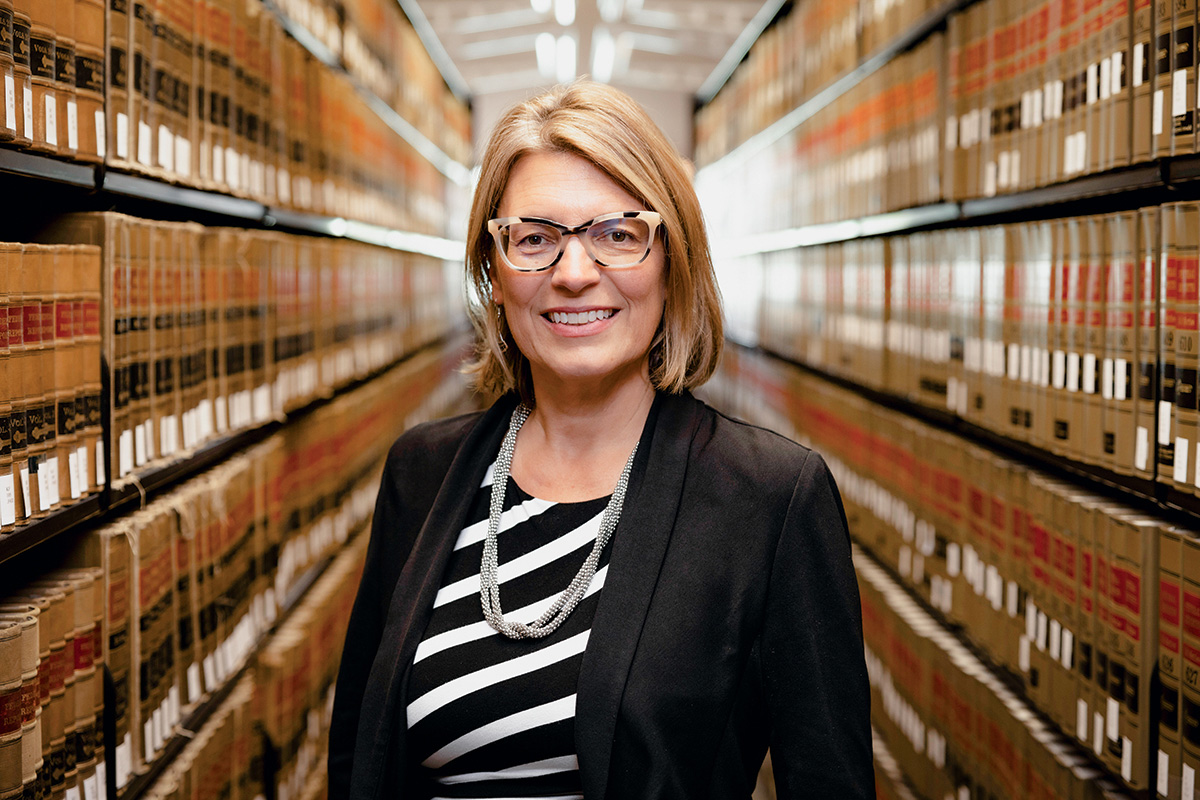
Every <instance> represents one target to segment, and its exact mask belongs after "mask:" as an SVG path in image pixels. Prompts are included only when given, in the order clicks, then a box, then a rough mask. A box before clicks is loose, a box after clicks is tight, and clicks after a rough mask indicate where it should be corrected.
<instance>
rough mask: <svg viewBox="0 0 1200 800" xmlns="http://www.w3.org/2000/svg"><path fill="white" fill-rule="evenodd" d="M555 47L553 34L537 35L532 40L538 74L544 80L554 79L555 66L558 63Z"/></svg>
mask: <svg viewBox="0 0 1200 800" xmlns="http://www.w3.org/2000/svg"><path fill="white" fill-rule="evenodd" d="M557 47H558V45H557V43H556V42H555V41H554V34H553V33H549V32H543V33H539V34H538V35H537V39H535V40H534V43H533V49H534V51H535V52H536V53H537V63H538V72H540V73H542V75H544V76H545V77H546V78H553V77H554V71H555V65H556V63H557V61H558V52H557Z"/></svg>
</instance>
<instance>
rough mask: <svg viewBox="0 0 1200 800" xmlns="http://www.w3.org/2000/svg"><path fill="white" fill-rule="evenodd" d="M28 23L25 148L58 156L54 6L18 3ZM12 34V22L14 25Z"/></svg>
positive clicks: (27, 1) (23, 0) (24, 0)
mask: <svg viewBox="0 0 1200 800" xmlns="http://www.w3.org/2000/svg"><path fill="white" fill-rule="evenodd" d="M15 6H18V7H19V6H23V7H24V10H25V12H26V13H27V14H28V19H29V33H28V46H29V70H30V78H29V84H28V87H29V88H28V92H27V95H26V97H25V109H24V111H25V122H26V132H27V133H28V135H29V138H30V143H29V145H28V146H29V147H30V148H32V149H34V150H37V151H40V152H43V153H49V154H56V153H57V152H58V97H57V93H56V91H55V85H54V70H55V59H56V51H57V45H56V39H55V25H56V22H55V19H54V15H55V12H56V11H57V7H56V3H53V2H51V3H45V2H34V1H33V0H18V2H17V3H15ZM14 34H16V30H15V21H14Z"/></svg>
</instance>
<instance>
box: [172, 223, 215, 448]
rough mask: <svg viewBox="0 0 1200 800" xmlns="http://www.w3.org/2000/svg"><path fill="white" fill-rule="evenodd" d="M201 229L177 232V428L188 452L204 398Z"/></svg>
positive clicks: (196, 439) (200, 436)
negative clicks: (178, 280) (178, 345)
mask: <svg viewBox="0 0 1200 800" xmlns="http://www.w3.org/2000/svg"><path fill="white" fill-rule="evenodd" d="M202 234H203V229H202V228H201V227H199V226H196V225H188V226H181V228H180V231H179V240H178V242H177V244H178V247H179V264H180V266H179V268H180V282H179V286H180V294H179V306H180V318H179V321H180V340H181V344H180V348H181V352H180V368H179V380H180V403H181V407H182V410H181V412H180V425H181V428H182V434H181V435H182V441H183V448H184V449H185V450H192V449H194V448H196V447H198V446H199V445H200V443H201V442H203V441H204V438H205V435H206V434H205V430H204V424H205V423H204V419H203V417H204V413H205V411H204V409H205V401H206V400H207V398H208V380H209V361H208V346H207V344H206V342H205V340H204V332H205V325H206V321H205V309H204V269H203V265H202V264H201V261H200V259H201V252H200V239H201V236H202Z"/></svg>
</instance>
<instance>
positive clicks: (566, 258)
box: [551, 236, 600, 292]
mask: <svg viewBox="0 0 1200 800" xmlns="http://www.w3.org/2000/svg"><path fill="white" fill-rule="evenodd" d="M598 280H600V267H599V266H597V265H596V262H595V261H593V260H592V257H591V256H589V255H588V254H587V251H586V250H584V249H583V242H581V241H580V240H579V237H578V236H568V237H567V243H566V246H565V248H564V249H563V254H562V258H560V259H559V260H558V263H557V264H556V265H555V266H554V274H553V276H552V277H551V283H552V285H554V286H556V287H558V288H560V289H564V290H566V291H569V292H580V291H583V290H584V289H586V288H587V287H588V286H591V285H592V284H594V283H596V282H597V281H598Z"/></svg>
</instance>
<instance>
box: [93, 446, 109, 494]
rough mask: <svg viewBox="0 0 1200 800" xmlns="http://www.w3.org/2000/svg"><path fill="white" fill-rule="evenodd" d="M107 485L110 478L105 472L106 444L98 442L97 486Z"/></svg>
mask: <svg viewBox="0 0 1200 800" xmlns="http://www.w3.org/2000/svg"><path fill="white" fill-rule="evenodd" d="M106 483H108V477H107V472H106V470H105V459H104V442H96V485H97V486H103V485H104V484H106Z"/></svg>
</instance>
